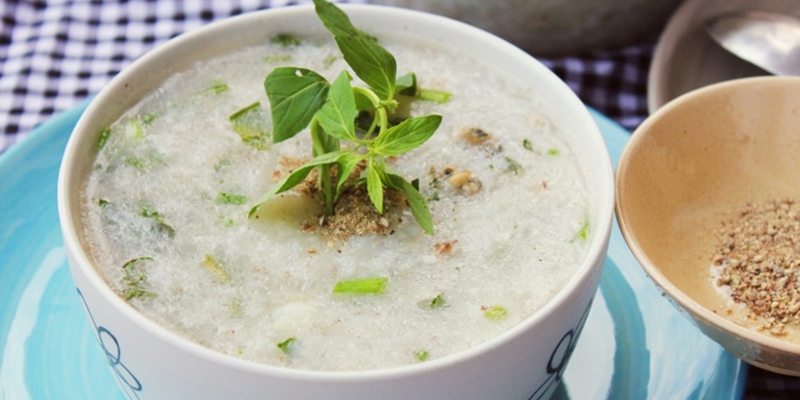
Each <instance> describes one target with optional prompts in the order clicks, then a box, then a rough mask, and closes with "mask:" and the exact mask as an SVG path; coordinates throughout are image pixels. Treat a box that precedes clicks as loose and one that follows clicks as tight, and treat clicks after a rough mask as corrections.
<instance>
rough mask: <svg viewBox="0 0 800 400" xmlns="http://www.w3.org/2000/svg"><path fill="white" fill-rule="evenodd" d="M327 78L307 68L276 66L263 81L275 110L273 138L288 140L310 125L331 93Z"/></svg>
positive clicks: (273, 114) (273, 115) (272, 110)
mask: <svg viewBox="0 0 800 400" xmlns="http://www.w3.org/2000/svg"><path fill="white" fill-rule="evenodd" d="M328 87H329V85H328V81H326V80H325V78H323V77H322V76H321V75H319V74H317V73H316V72H314V71H311V70H308V69H305V68H296V67H280V68H275V69H274V70H273V71H272V72H270V73H269V75H267V78H266V79H265V80H264V90H266V92H267V97H268V98H269V103H270V109H271V112H272V141H273V142H275V143H278V142H282V141H284V140H286V139H289V138H291V137H293V136H294V135H296V134H297V133H299V132H300V131H302V130H303V129H304V128H305V127H306V126H308V124H309V122H311V119H312V118H313V117H314V114H315V113H316V112H317V110H319V109H320V107H322V104H323V103H324V102H325V97H326V96H327V95H328Z"/></svg>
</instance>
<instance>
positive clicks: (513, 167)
mask: <svg viewBox="0 0 800 400" xmlns="http://www.w3.org/2000/svg"><path fill="white" fill-rule="evenodd" d="M506 163H507V164H508V166H507V167H506V170H507V171H508V172H511V173H512V174H514V175H519V173H520V172H522V169H523V168H522V165H520V163H518V162H516V161H515V160H514V159H512V158H511V157H506Z"/></svg>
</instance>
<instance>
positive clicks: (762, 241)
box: [712, 199, 800, 336]
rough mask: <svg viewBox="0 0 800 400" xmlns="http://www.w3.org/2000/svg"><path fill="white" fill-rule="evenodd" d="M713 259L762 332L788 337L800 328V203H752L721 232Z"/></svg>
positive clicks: (721, 278)
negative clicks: (791, 329)
mask: <svg viewBox="0 0 800 400" xmlns="http://www.w3.org/2000/svg"><path fill="white" fill-rule="evenodd" d="M716 234H717V238H718V240H719V245H718V247H717V249H716V251H715V253H714V255H713V256H712V262H713V264H714V265H715V266H718V267H721V269H720V273H719V276H718V278H717V282H716V284H717V285H718V286H727V287H729V288H730V290H731V297H732V298H733V300H734V301H735V302H736V303H740V304H744V305H746V306H747V308H748V310H749V312H750V315H749V316H748V318H750V319H752V320H757V319H760V321H763V322H760V325H759V329H760V330H765V331H769V332H770V333H772V334H773V335H776V336H784V335H786V333H787V332H786V326H787V325H789V324H792V325H795V326H798V325H799V323H800V282H798V279H799V278H800V257H798V256H800V203H797V202H795V201H793V200H787V199H781V200H773V201H769V202H766V203H762V204H755V205H754V204H748V205H747V206H746V207H745V208H744V209H743V210H742V211H740V212H739V213H738V214H737V215H736V216H735V217H734V218H732V219H731V220H729V221H725V222H723V223H722V224H721V225H720V227H719V229H718V230H717V232H716Z"/></svg>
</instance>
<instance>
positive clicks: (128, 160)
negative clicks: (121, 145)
mask: <svg viewBox="0 0 800 400" xmlns="http://www.w3.org/2000/svg"><path fill="white" fill-rule="evenodd" d="M125 164H128V165H130V166H131V167H133V168H136V169H142V170H144V169H150V164H148V163H147V161H145V160H143V159H141V158H139V157H134V156H128V157H125Z"/></svg>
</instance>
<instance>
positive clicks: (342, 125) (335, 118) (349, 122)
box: [315, 71, 358, 142]
mask: <svg viewBox="0 0 800 400" xmlns="http://www.w3.org/2000/svg"><path fill="white" fill-rule="evenodd" d="M315 117H316V118H317V121H319V124H320V125H321V126H322V128H323V129H325V132H327V133H328V134H329V135H331V136H334V137H336V138H339V139H344V140H350V141H353V142H356V141H358V138H357V137H356V128H355V119H356V99H355V96H354V95H353V89H352V88H351V87H350V74H348V73H347V71H342V73H340V74H339V76H338V77H337V78H336V80H335V81H333V83H332V84H331V88H330V90H329V91H328V99H327V100H326V101H325V104H324V105H323V106H322V108H320V110H319V111H318V112H317V114H316V116H315Z"/></svg>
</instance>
